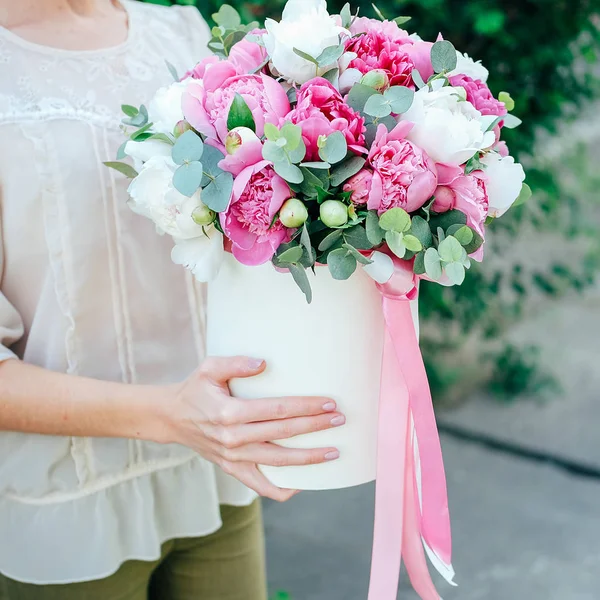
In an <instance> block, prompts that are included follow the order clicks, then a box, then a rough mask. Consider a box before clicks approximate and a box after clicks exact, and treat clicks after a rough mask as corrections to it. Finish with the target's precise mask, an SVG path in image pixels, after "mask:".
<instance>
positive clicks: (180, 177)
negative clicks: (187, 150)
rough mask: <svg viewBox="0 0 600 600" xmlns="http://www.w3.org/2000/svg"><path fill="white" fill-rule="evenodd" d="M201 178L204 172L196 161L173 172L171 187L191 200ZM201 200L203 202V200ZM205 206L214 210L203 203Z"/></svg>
mask: <svg viewBox="0 0 600 600" xmlns="http://www.w3.org/2000/svg"><path fill="white" fill-rule="evenodd" d="M203 176H204V170H203V167H202V164H201V163H199V162H198V161H194V162H190V163H186V164H184V165H181V166H180V167H179V168H178V169H177V171H175V174H174V175H173V186H174V187H175V189H176V190H177V191H178V192H179V193H180V194H183V195H184V196H187V197H188V198H191V197H192V196H193V195H194V194H195V193H196V190H197V189H198V188H199V187H200V184H201V183H202V177H203ZM202 199H203V200H204V198H202ZM205 204H206V205H207V206H208V207H209V208H211V209H212V210H214V208H213V207H212V206H209V205H208V203H207V202H205Z"/></svg>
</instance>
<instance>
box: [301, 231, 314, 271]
mask: <svg viewBox="0 0 600 600" xmlns="http://www.w3.org/2000/svg"><path fill="white" fill-rule="evenodd" d="M300 243H301V244H302V247H303V248H304V249H305V250H306V253H307V255H308V256H310V257H311V259H312V262H311V264H313V263H314V257H313V252H314V250H313V247H312V242H311V240H310V234H309V233H308V227H307V226H306V223H304V225H303V226H302V233H301V234H300Z"/></svg>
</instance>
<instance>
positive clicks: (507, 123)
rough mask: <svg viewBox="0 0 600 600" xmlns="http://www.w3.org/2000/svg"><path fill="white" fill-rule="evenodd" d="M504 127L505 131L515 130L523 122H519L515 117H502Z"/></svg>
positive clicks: (509, 115)
mask: <svg viewBox="0 0 600 600" xmlns="http://www.w3.org/2000/svg"><path fill="white" fill-rule="evenodd" d="M503 120H504V127H506V129H515V128H516V127H518V126H519V125H521V123H523V121H521V119H519V118H518V117H515V115H511V114H508V115H504V119H503Z"/></svg>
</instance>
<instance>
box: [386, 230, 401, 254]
mask: <svg viewBox="0 0 600 600" xmlns="http://www.w3.org/2000/svg"><path fill="white" fill-rule="evenodd" d="M385 241H386V243H387V245H388V246H389V248H390V250H391V251H392V252H393V253H394V254H395V255H396V256H397V257H398V258H404V255H405V254H406V244H405V243H404V234H402V233H399V232H398V231H386V233H385Z"/></svg>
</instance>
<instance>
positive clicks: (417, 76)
mask: <svg viewBox="0 0 600 600" xmlns="http://www.w3.org/2000/svg"><path fill="white" fill-rule="evenodd" d="M410 76H411V79H412V80H413V82H414V84H415V85H416V86H417V89H419V90H420V89H421V88H424V87H425V86H426V85H427V84H426V83H425V82H424V81H423V77H422V76H421V73H420V72H419V71H418V70H417V69H413V71H412V73H411V74H410Z"/></svg>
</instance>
